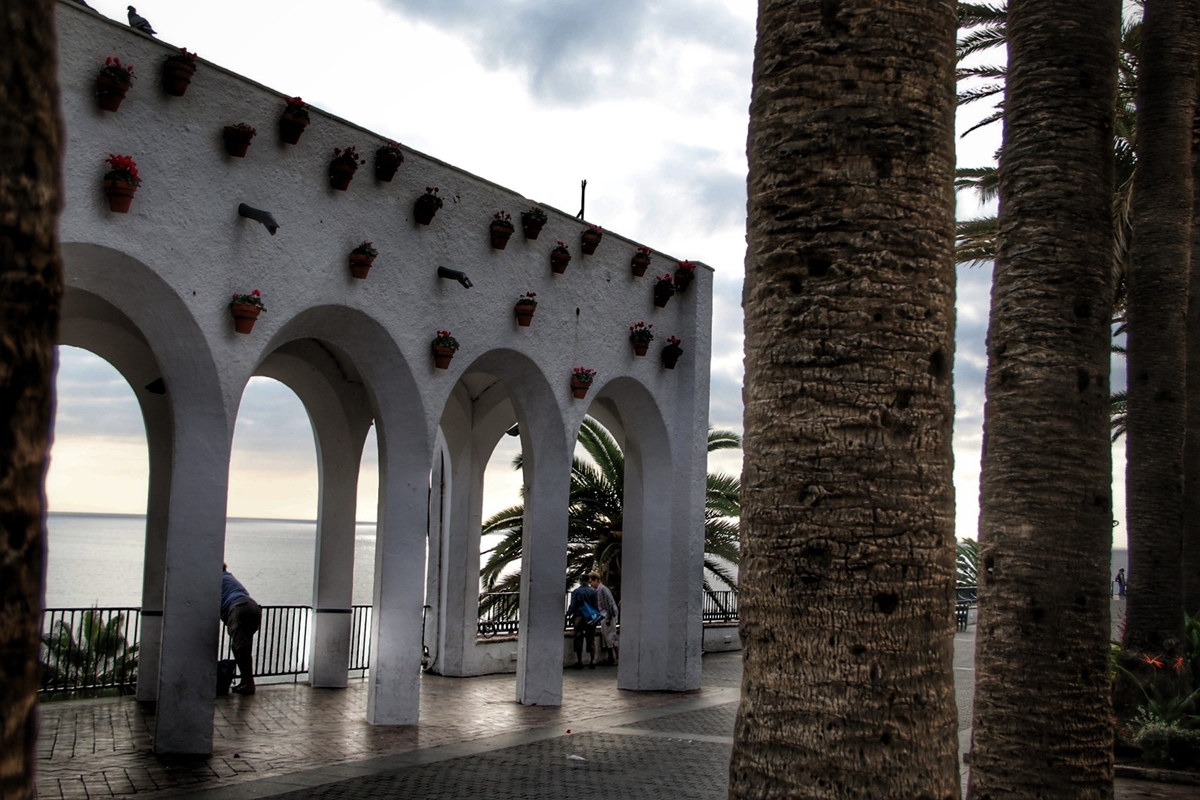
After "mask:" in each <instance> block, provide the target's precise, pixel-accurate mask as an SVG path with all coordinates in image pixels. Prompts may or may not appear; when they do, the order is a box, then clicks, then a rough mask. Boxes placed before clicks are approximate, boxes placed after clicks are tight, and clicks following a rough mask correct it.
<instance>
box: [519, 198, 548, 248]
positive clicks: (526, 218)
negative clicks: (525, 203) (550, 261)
mask: <svg viewBox="0 0 1200 800" xmlns="http://www.w3.org/2000/svg"><path fill="white" fill-rule="evenodd" d="M545 225H546V212H545V211H543V210H542V209H540V208H538V207H537V206H530V207H529V210H528V211H522V212H521V231H522V232H523V233H524V234H525V238H526V239H530V240H533V239H536V238H538V237H539V236H541V235H542V228H543V227H545Z"/></svg>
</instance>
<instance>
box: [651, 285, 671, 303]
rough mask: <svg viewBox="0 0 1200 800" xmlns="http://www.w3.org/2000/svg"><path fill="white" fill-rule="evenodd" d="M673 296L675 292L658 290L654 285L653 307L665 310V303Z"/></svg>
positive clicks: (663, 289)
mask: <svg viewBox="0 0 1200 800" xmlns="http://www.w3.org/2000/svg"><path fill="white" fill-rule="evenodd" d="M673 294H675V292H673V291H671V290H670V289H667V288H661V289H660V288H659V287H658V286H657V285H656V286H655V287H654V306H655V308H666V306H667V301H668V300H670V299H671V296H672V295H673Z"/></svg>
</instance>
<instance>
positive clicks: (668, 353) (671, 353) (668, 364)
mask: <svg viewBox="0 0 1200 800" xmlns="http://www.w3.org/2000/svg"><path fill="white" fill-rule="evenodd" d="M681 355H683V348H682V347H680V346H679V345H668V346H666V347H664V348H663V351H662V365H663V369H675V364H676V363H678V361H679V357H680V356H681Z"/></svg>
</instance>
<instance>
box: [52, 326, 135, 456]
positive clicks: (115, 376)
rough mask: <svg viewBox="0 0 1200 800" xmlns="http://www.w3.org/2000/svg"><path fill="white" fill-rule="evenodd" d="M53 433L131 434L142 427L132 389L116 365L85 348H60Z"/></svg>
mask: <svg viewBox="0 0 1200 800" xmlns="http://www.w3.org/2000/svg"><path fill="white" fill-rule="evenodd" d="M55 391H56V394H57V408H56V409H55V416H54V433H55V436H112V437H134V438H138V439H141V440H142V441H145V439H146V426H145V424H144V423H143V422H142V410H141V408H140V407H139V406H138V402H137V397H136V396H135V395H134V393H133V389H132V388H130V386H129V384H128V383H126V381H125V379H124V378H123V377H121V373H119V372H117V370H116V367H114V366H113V365H111V364H109V363H108V362H107V361H105V360H104V359H102V358H100V357H99V356H97V355H94V354H92V353H91V352H89V351H87V350H82V349H80V348H77V347H60V348H59V353H58V378H57V382H56V389H55Z"/></svg>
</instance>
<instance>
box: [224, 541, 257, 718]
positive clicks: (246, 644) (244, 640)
mask: <svg viewBox="0 0 1200 800" xmlns="http://www.w3.org/2000/svg"><path fill="white" fill-rule="evenodd" d="M221 622H224V623H225V629H226V630H227V631H229V639H230V642H231V643H232V650H233V660H234V661H236V662H237V668H238V677H239V678H241V679H242V680H241V683H239V684H238V685H237V686H235V687H233V691H234V692H235V693H237V694H254V634H256V633H258V628H259V626H260V625H261V624H262V609H261V608H259V605H258V603H256V602H254V598H252V597H251V596H250V593H249V592H247V591H246V587H245V586H242V584H241V582H240V581H239V580H238V579H237V578H235V577H233V575H232V574H230V572H229V567H228V565H226V564H222V565H221Z"/></svg>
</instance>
